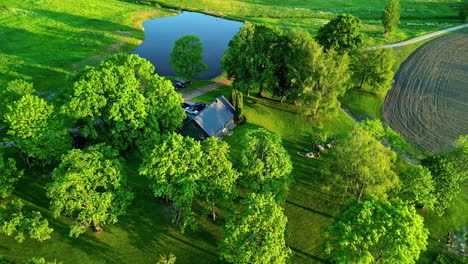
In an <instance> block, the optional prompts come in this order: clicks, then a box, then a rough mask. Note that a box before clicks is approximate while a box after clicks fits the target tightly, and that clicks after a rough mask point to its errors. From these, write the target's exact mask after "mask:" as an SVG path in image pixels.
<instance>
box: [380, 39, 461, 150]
mask: <svg viewBox="0 0 468 264" xmlns="http://www.w3.org/2000/svg"><path fill="white" fill-rule="evenodd" d="M383 114H384V118H385V120H386V121H387V123H388V124H389V125H390V126H391V127H392V128H393V129H394V130H396V131H398V132H399V133H400V134H401V135H403V136H404V137H405V138H406V139H407V140H409V141H411V142H413V143H414V144H416V145H418V146H420V147H422V148H423V149H425V150H426V151H428V152H432V153H434V152H439V151H443V150H446V149H447V148H449V146H450V144H452V143H453V141H454V140H455V139H457V138H458V136H460V135H466V134H468V118H467V116H468V30H465V31H461V32H457V33H453V34H450V35H446V36H443V37H440V38H438V39H435V40H432V41H430V42H428V43H426V44H425V45H423V46H421V47H420V48H419V49H417V50H416V51H415V52H414V53H413V54H412V55H411V56H410V57H409V58H408V59H407V60H406V61H405V62H404V63H403V65H402V66H401V68H400V69H399V71H398V72H397V74H396V75H395V83H394V84H393V88H392V90H391V91H390V92H389V93H388V94H387V97H386V98H385V103H384V110H383Z"/></svg>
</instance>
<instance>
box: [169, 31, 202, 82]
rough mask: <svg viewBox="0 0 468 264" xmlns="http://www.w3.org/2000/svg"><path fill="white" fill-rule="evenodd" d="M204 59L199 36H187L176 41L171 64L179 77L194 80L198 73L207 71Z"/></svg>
mask: <svg viewBox="0 0 468 264" xmlns="http://www.w3.org/2000/svg"><path fill="white" fill-rule="evenodd" d="M202 59H203V47H202V43H201V42H200V39H199V38H198V37H197V36H195V35H187V36H183V37H181V38H179V39H178V40H176V41H175V43H174V48H173V49H172V52H171V60H170V63H171V66H172V69H173V70H174V71H175V72H176V74H177V76H179V77H181V78H182V79H184V80H192V79H193V77H195V76H196V75H197V74H198V73H200V72H203V71H207V70H208V66H206V64H205V63H203V62H202Z"/></svg>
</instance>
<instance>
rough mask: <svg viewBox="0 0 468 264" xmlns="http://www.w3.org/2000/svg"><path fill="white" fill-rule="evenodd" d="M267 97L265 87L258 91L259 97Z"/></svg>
mask: <svg viewBox="0 0 468 264" xmlns="http://www.w3.org/2000/svg"><path fill="white" fill-rule="evenodd" d="M264 96H265V88H263V86H261V87H260V89H258V97H264Z"/></svg>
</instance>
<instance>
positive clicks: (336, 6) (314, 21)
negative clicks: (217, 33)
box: [125, 0, 463, 43]
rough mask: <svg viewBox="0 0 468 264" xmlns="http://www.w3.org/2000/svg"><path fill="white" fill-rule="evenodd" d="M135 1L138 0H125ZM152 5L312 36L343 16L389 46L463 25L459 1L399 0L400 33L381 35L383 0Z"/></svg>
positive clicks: (214, 0) (191, 0)
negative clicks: (354, 19) (292, 29)
mask: <svg viewBox="0 0 468 264" xmlns="http://www.w3.org/2000/svg"><path fill="white" fill-rule="evenodd" d="M125 1H129V2H132V1H133V2H138V1H137V0H125ZM146 2H147V3H148V2H153V3H154V4H156V3H157V4H162V5H165V6H170V7H176V8H182V9H189V10H194V11H200V12H205V13H208V14H214V15H219V16H226V17H232V18H235V19H240V20H247V21H252V22H263V23H265V22H266V23H270V24H274V25H279V26H282V27H301V28H305V29H307V30H309V31H311V32H312V33H313V34H315V33H316V31H317V30H318V29H319V28H320V27H321V26H322V25H323V24H325V23H327V22H328V20H329V19H330V18H332V17H334V16H336V15H339V14H342V13H348V14H352V15H354V16H357V17H359V18H360V19H361V20H362V21H363V30H364V32H365V33H366V35H367V36H368V37H369V38H371V39H372V40H373V41H375V42H377V43H391V42H395V41H399V40H404V39H408V38H412V37H416V36H420V35H423V34H426V33H429V32H433V31H436V30H438V29H443V28H447V27H450V26H453V25H457V24H461V23H463V22H462V21H461V19H460V18H459V16H458V13H459V8H460V7H461V1H460V0H401V1H400V2H401V6H402V14H401V23H400V30H399V31H398V32H396V33H394V34H392V35H390V36H386V37H385V36H383V34H382V33H383V27H382V23H381V17H382V11H383V9H384V7H385V0H359V1H356V0H355V1H350V0H330V1H325V0H310V1H304V0H288V1H275V0H223V1H218V0H184V1H180V0H149V1H146Z"/></svg>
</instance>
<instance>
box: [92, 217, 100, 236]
mask: <svg viewBox="0 0 468 264" xmlns="http://www.w3.org/2000/svg"><path fill="white" fill-rule="evenodd" d="M92 225H93V228H94V232H96V233H97V232H101V231H102V228H101V225H100V224H99V222H97V221H94V220H93V221H92Z"/></svg>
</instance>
